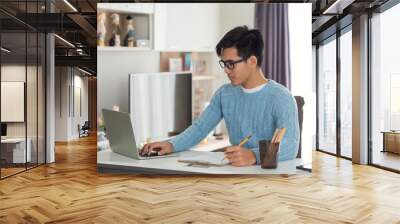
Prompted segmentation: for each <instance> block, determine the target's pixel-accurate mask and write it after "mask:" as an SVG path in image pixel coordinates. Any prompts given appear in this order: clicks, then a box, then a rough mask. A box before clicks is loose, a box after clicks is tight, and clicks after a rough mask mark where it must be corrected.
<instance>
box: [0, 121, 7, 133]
mask: <svg viewBox="0 0 400 224" xmlns="http://www.w3.org/2000/svg"><path fill="white" fill-rule="evenodd" d="M1 136H7V124H6V123H1Z"/></svg>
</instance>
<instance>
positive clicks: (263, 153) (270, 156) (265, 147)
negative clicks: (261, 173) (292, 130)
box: [258, 140, 280, 169]
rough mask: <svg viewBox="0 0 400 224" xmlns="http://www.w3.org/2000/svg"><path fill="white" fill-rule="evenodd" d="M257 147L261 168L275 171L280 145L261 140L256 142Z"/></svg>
mask: <svg viewBox="0 0 400 224" xmlns="http://www.w3.org/2000/svg"><path fill="white" fill-rule="evenodd" d="M258 145H259V151H260V162H261V168H263V169H275V168H276V167H278V157H279V146H280V143H278V142H275V143H272V144H271V141H268V140H261V141H259V142H258Z"/></svg>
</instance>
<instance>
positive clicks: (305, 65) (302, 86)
mask: <svg viewBox="0 0 400 224" xmlns="http://www.w3.org/2000/svg"><path fill="white" fill-rule="evenodd" d="M311 25H312V24H311V3H290V4H289V41H290V66H291V86H292V90H291V91H292V94H293V95H294V96H303V97H304V101H305V105H304V107H303V115H304V117H303V132H302V158H303V161H304V162H311V161H312V149H314V148H315V145H314V144H315V143H314V140H313V139H315V131H316V130H315V127H316V120H315V118H316V109H315V108H316V89H315V83H314V80H315V79H314V76H313V71H312V68H311V65H312V42H311V41H312V38H311V34H312V32H311Z"/></svg>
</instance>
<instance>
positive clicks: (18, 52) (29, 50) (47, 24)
mask: <svg viewBox="0 0 400 224" xmlns="http://www.w3.org/2000/svg"><path fill="white" fill-rule="evenodd" d="M97 2H98V1H96V0H68V1H67V2H65V1H64V0H47V4H46V1H45V0H42V1H40V0H39V1H38V0H1V1H0V25H1V30H2V46H4V47H7V49H11V50H12V51H11V52H10V53H7V58H8V60H13V59H14V61H17V60H18V59H19V60H21V59H24V58H25V56H26V55H27V56H28V57H27V58H28V59H29V58H32V57H36V55H37V54H36V51H37V50H38V49H37V47H36V45H37V44H36V39H35V40H32V38H33V35H30V34H29V32H33V33H35V35H34V36H36V33H43V32H54V33H55V34H57V35H58V37H61V38H62V39H64V40H66V41H67V42H69V43H70V44H68V43H66V42H65V41H63V40H62V39H61V38H58V37H56V38H55V55H56V58H55V63H56V66H65V65H68V66H78V67H81V68H82V69H85V70H87V71H89V72H90V73H92V74H96V67H97V62H96V58H97V51H96V4H97ZM68 3H69V4H70V5H69V4H68ZM71 6H72V7H71ZM50 11H51V12H52V13H49V12H50ZM25 31H27V32H28V35H27V38H26V39H27V40H25ZM25 41H28V44H27V45H26V44H25ZM30 42H34V43H30ZM71 44H72V45H71ZM25 46H27V47H26V48H25ZM40 47H43V46H42V45H39V50H40V49H41V48H40ZM2 55H4V52H2ZM4 58H5V57H3V60H4Z"/></svg>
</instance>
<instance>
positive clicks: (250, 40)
mask: <svg viewBox="0 0 400 224" xmlns="http://www.w3.org/2000/svg"><path fill="white" fill-rule="evenodd" d="M230 47H235V48H236V49H237V51H238V55H239V56H240V57H241V58H243V59H248V58H249V57H250V56H252V55H254V56H255V57H256V58H257V65H258V66H261V62H262V60H263V49H264V41H263V39H262V36H261V33H260V31H259V30H256V29H251V30H249V29H248V28H247V26H238V27H236V28H233V29H232V30H230V31H229V32H228V33H226V34H225V36H224V37H222V39H221V40H220V41H219V43H218V44H217V46H216V47H215V49H216V51H217V55H218V56H221V54H222V51H223V50H224V49H226V48H230Z"/></svg>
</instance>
